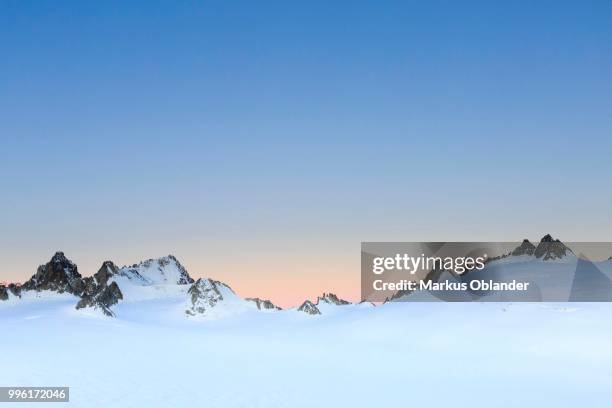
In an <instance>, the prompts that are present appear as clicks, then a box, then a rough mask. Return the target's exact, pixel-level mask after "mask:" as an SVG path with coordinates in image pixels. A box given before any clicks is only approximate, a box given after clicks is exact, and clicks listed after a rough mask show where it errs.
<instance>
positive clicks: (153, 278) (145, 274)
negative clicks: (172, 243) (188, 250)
mask: <svg viewBox="0 0 612 408" xmlns="http://www.w3.org/2000/svg"><path fill="white" fill-rule="evenodd" d="M119 274H120V275H122V276H125V277H127V278H128V279H130V280H132V281H134V282H139V283H141V284H144V285H160V284H174V285H188V284H191V283H193V279H192V278H191V276H189V273H188V272H187V270H186V269H185V267H183V265H181V263H180V262H179V261H178V259H176V258H175V257H174V256H172V255H168V256H164V257H162V258H156V259H147V260H146V261H142V262H140V263H138V264H134V265H132V266H124V267H122V268H121V269H119Z"/></svg>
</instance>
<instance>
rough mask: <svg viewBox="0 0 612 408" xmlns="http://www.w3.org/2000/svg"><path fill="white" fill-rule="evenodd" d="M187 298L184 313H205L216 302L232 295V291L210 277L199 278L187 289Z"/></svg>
mask: <svg viewBox="0 0 612 408" xmlns="http://www.w3.org/2000/svg"><path fill="white" fill-rule="evenodd" d="M187 294H188V295H189V300H188V302H187V309H186V310H185V313H187V314H188V315H192V316H194V315H196V314H206V312H208V311H210V310H211V309H212V308H214V307H216V306H217V304H218V303H220V302H223V301H224V300H227V299H226V298H227V297H230V298H231V297H232V295H234V291H233V290H232V289H231V288H230V287H229V286H227V285H226V284H224V283H223V282H219V281H216V280H212V279H205V278H200V279H198V280H197V281H195V282H194V283H193V284H192V285H191V286H190V287H189V290H188V291H187Z"/></svg>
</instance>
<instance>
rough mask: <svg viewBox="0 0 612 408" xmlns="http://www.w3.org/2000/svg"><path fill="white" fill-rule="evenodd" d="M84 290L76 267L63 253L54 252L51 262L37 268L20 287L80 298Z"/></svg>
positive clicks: (83, 284)
mask: <svg viewBox="0 0 612 408" xmlns="http://www.w3.org/2000/svg"><path fill="white" fill-rule="evenodd" d="M84 289H85V283H84V282H83V280H82V279H81V274H80V273H79V271H78V270H77V266H76V265H75V264H74V263H72V261H70V260H69V259H68V258H66V257H65V256H64V253H63V252H56V253H55V255H53V258H51V261H49V262H48V263H47V264H45V265H41V266H39V267H38V270H37V271H36V274H35V275H34V276H32V277H31V278H30V280H28V281H27V282H26V283H24V284H23V286H22V290H36V291H41V290H53V291H56V292H59V293H63V292H68V293H71V294H73V295H76V296H81V294H82V293H83V290H84Z"/></svg>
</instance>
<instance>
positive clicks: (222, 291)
mask: <svg viewBox="0 0 612 408" xmlns="http://www.w3.org/2000/svg"><path fill="white" fill-rule="evenodd" d="M41 293H47V294H48V293H52V294H57V295H65V296H72V297H74V298H75V308H76V309H86V308H91V309H94V310H99V311H101V312H102V313H103V314H105V315H107V316H111V317H113V316H115V312H114V311H113V308H114V307H115V306H116V305H117V304H119V303H120V302H129V303H134V302H143V301H148V300H153V299H159V298H166V299H169V298H172V299H175V300H176V299H183V300H184V307H183V309H184V313H185V315H186V316H211V315H218V314H220V313H221V314H223V313H236V312H241V311H246V310H257V311H262V312H276V311H281V310H282V308H280V307H279V306H277V305H275V304H274V303H272V302H271V301H270V300H267V299H260V298H257V297H255V298H244V299H243V298H241V297H240V296H238V295H237V294H236V293H235V292H234V291H233V290H232V288H230V287H229V286H228V285H227V284H225V283H223V282H219V281H216V280H213V279H205V278H201V279H198V280H195V281H194V279H193V278H192V277H191V276H190V275H189V273H188V272H187V270H186V269H185V267H183V265H181V263H180V262H179V261H178V259H176V258H175V257H174V256H172V255H168V256H165V257H162V258H156V259H148V260H146V261H142V262H140V263H138V264H134V265H131V266H123V267H121V268H120V267H118V266H117V265H115V264H114V263H113V262H112V261H105V262H104V263H103V264H102V266H101V267H100V269H99V270H98V271H97V272H96V273H95V274H93V275H92V276H88V277H83V276H82V275H81V274H80V273H79V271H78V268H77V265H76V264H75V263H73V262H72V261H71V260H70V259H68V258H67V257H66V256H65V255H64V253H63V252H56V253H55V254H54V255H53V257H52V258H51V260H50V261H49V262H47V263H46V264H44V265H41V266H39V267H38V269H37V270H36V273H35V274H34V275H33V276H32V277H31V278H30V279H29V280H27V281H26V282H25V283H24V284H23V285H16V284H8V285H0V300H4V301H6V300H9V299H11V298H13V299H16V300H17V299H21V298H22V297H24V296H35V297H36V296H38V295H39V294H41ZM323 304H324V305H333V306H344V305H350V304H351V303H350V302H347V301H345V300H342V299H339V298H338V297H337V296H336V295H334V294H333V293H323V295H322V296H319V297H318V298H317V301H316V303H312V302H310V301H309V300H306V301H304V303H303V304H302V305H300V306H299V307H297V308H296V310H297V311H299V312H304V313H306V314H310V315H318V314H322V312H321V310H320V306H321V305H323Z"/></svg>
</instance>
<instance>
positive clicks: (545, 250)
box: [534, 234, 572, 261]
mask: <svg viewBox="0 0 612 408" xmlns="http://www.w3.org/2000/svg"><path fill="white" fill-rule="evenodd" d="M568 251H569V252H570V253H571V252H572V251H571V250H570V249H569V248H568V247H566V246H565V244H563V242H561V241H560V240H558V239H553V237H552V236H550V234H546V235H545V236H544V237H543V238H542V239H541V240H540V243H539V245H538V246H537V248H536V249H535V252H534V255H535V257H536V258H539V259H542V260H544V261H548V260H553V259H561V258H563V257H565V256H566V255H567V253H568Z"/></svg>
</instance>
